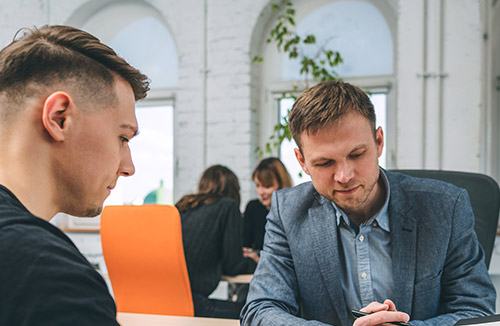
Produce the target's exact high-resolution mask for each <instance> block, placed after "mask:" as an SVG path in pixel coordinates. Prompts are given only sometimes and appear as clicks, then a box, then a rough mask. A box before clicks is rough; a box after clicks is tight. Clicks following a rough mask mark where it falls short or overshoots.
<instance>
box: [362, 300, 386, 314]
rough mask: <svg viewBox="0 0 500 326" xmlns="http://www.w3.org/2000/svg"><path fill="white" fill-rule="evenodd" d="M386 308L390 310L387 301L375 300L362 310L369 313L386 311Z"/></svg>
mask: <svg viewBox="0 0 500 326" xmlns="http://www.w3.org/2000/svg"><path fill="white" fill-rule="evenodd" d="M386 310H389V306H388V305H387V304H385V303H380V302H377V301H373V302H372V303H370V304H369V305H367V306H366V307H364V308H363V309H361V311H363V312H367V313H372V312H377V311H386Z"/></svg>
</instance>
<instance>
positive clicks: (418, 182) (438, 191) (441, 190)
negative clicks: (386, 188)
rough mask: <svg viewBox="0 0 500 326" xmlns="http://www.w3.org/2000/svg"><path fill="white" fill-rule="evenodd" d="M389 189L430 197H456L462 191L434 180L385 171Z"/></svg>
mask: <svg viewBox="0 0 500 326" xmlns="http://www.w3.org/2000/svg"><path fill="white" fill-rule="evenodd" d="M385 173H386V176H387V178H388V179H389V184H390V186H391V188H394V187H396V188H399V189H401V191H403V192H407V193H408V192H419V193H428V194H430V195H445V196H446V195H453V196H456V195H457V194H458V193H460V192H461V191H462V190H463V189H462V188H459V187H457V186H455V185H454V184H451V183H448V182H444V181H441V180H436V179H428V178H417V177H412V176H409V175H406V174H403V173H399V172H393V171H385Z"/></svg>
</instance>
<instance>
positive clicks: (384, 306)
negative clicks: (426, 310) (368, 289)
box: [352, 300, 410, 326]
mask: <svg viewBox="0 0 500 326" xmlns="http://www.w3.org/2000/svg"><path fill="white" fill-rule="evenodd" d="M361 311H364V312H367V313H370V315H369V316H365V317H361V318H358V319H356V320H355V321H354V324H353V325H352V326H375V325H380V326H390V325H391V322H392V321H401V322H408V321H409V320H410V316H408V314H407V313H404V312H401V311H397V310H396V305H395V304H394V302H392V301H391V300H385V301H384V303H380V302H375V301H374V302H372V303H370V304H369V305H368V306H366V307H364V308H363V309H361Z"/></svg>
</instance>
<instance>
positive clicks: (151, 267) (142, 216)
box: [101, 205, 194, 316]
mask: <svg viewBox="0 0 500 326" xmlns="http://www.w3.org/2000/svg"><path fill="white" fill-rule="evenodd" d="M101 242H102V249H103V255H104V260H105V262H106V267H107V269H108V274H109V278H110V281H111V286H112V289H113V294H114V296H115V300H116V307H117V310H118V312H131V313H144V314H162V315H177V316H194V308H193V300H192V296H191V286H190V283H189V275H188V272H187V267H186V260H185V257H184V247H183V244H182V229H181V218H180V215H179V212H178V211H177V208H175V206H167V205H142V206H107V207H105V208H104V210H103V212H102V214H101Z"/></svg>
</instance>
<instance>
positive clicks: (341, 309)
mask: <svg viewBox="0 0 500 326" xmlns="http://www.w3.org/2000/svg"><path fill="white" fill-rule="evenodd" d="M316 199H317V201H316V205H315V206H313V207H311V208H310V209H309V220H310V221H311V228H310V233H311V239H312V243H313V246H314V252H315V257H316V261H317V263H318V269H319V271H320V273H321V277H322V279H323V281H324V284H325V288H326V289H327V291H328V295H329V297H330V301H331V303H332V307H333V309H335V311H336V314H337V316H338V319H339V321H340V322H341V323H342V324H345V323H347V320H348V317H347V307H346V303H345V300H344V295H343V290H342V284H341V268H340V259H339V251H338V243H339V242H338V233H337V223H336V218H335V211H334V209H333V206H332V204H331V203H330V202H329V201H328V200H327V199H325V198H324V197H322V196H320V195H319V194H317V193H316Z"/></svg>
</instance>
